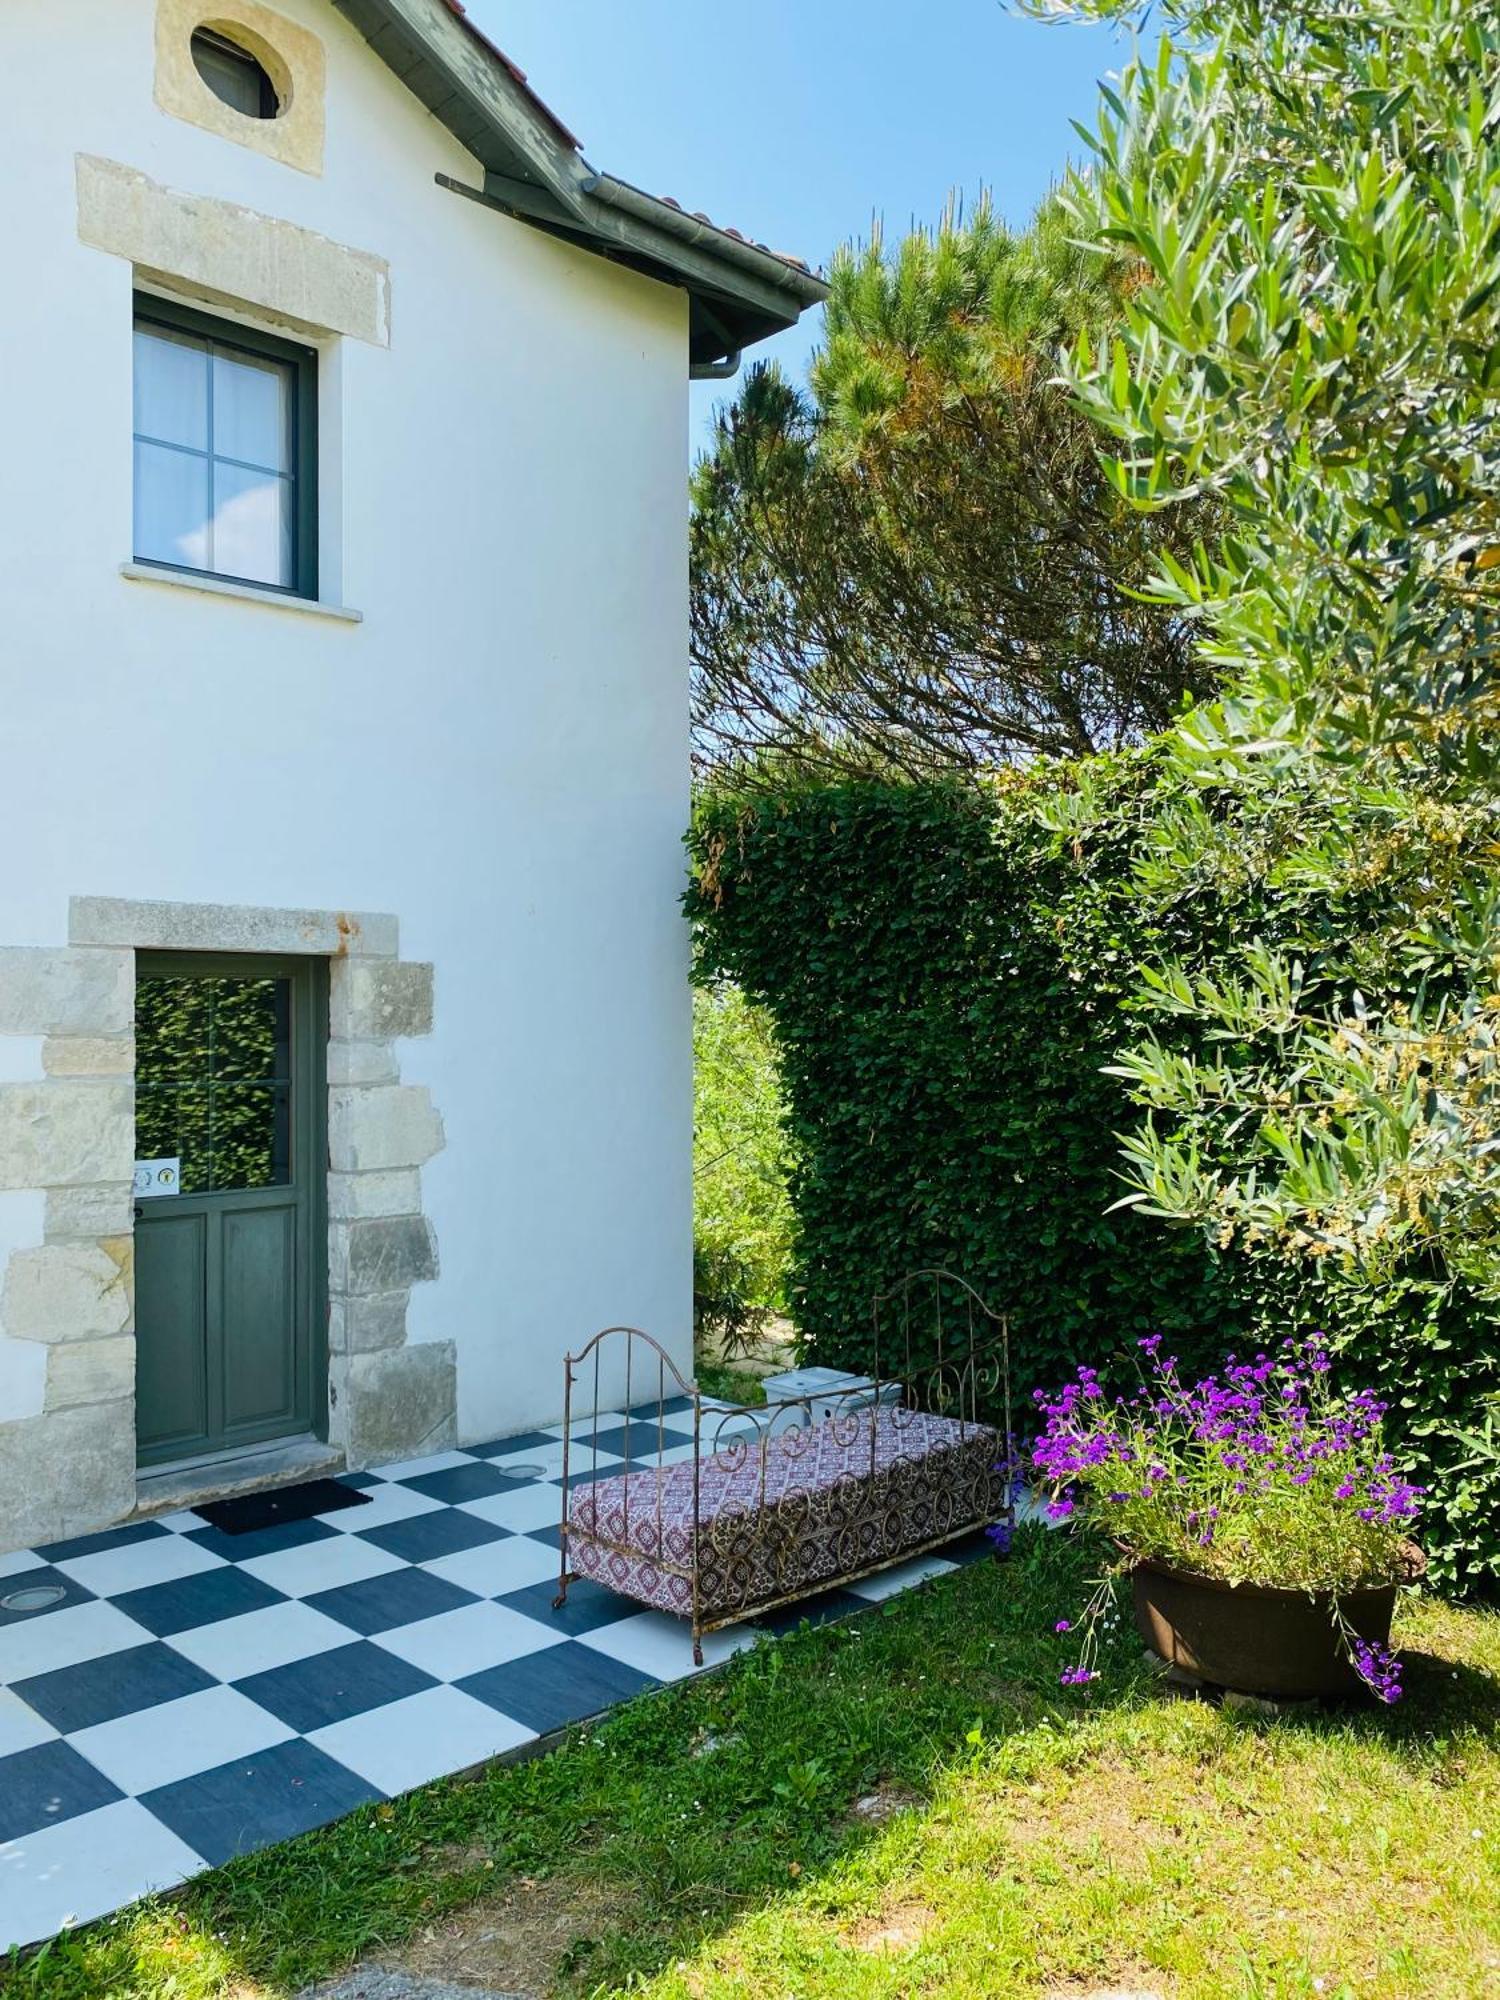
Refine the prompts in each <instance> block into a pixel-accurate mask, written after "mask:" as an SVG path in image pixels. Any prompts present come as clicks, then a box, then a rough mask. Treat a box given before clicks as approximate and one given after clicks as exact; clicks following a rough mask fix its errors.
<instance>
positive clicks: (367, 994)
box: [328, 959, 432, 1041]
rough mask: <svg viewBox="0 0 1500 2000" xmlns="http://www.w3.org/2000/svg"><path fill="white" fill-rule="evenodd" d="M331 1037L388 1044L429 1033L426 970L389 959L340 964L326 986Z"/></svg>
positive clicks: (429, 999) (429, 986)
mask: <svg viewBox="0 0 1500 2000" xmlns="http://www.w3.org/2000/svg"><path fill="white" fill-rule="evenodd" d="M328 999H329V1020H330V1022H331V1024H332V1031H333V1034H334V1036H335V1037H339V1036H342V1037H346V1038H347V1039H348V1040H350V1041H390V1040H394V1039H396V1038H398V1037H400V1036H403V1035H430V1034H431V1033H432V967H431V966H430V965H402V964H399V963H397V962H395V961H393V960H386V959H382V960H379V961H373V962H372V961H370V960H361V959H344V960H342V961H340V962H339V963H337V964H335V965H334V967H333V969H332V974H331V977H330V983H329V995H328Z"/></svg>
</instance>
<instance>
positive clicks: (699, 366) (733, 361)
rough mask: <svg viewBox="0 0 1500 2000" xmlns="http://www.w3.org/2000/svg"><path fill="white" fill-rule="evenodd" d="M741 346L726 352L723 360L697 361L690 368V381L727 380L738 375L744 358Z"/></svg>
mask: <svg viewBox="0 0 1500 2000" xmlns="http://www.w3.org/2000/svg"><path fill="white" fill-rule="evenodd" d="M743 358H744V357H743V353H742V350H741V349H740V348H738V347H737V348H735V350H734V352H733V353H732V354H726V355H725V356H724V359H723V360H722V361H695V362H693V363H692V365H691V366H690V367H689V369H688V380H689V381H690V382H727V381H728V380H729V378H730V376H731V375H738V374H739V372H740V362H741V360H742V359H743Z"/></svg>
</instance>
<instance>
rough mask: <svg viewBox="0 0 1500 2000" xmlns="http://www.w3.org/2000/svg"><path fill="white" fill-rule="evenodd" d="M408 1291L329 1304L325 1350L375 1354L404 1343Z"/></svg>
mask: <svg viewBox="0 0 1500 2000" xmlns="http://www.w3.org/2000/svg"><path fill="white" fill-rule="evenodd" d="M410 1297H411V1294H410V1293H409V1292H404V1291H403V1292H372V1293H370V1294H369V1295H368V1296H367V1297H364V1298H346V1297H338V1298H332V1299H330V1300H329V1302H328V1348H329V1352H330V1353H332V1354H375V1353H378V1352H379V1351H380V1350H381V1349H383V1348H387V1347H401V1346H402V1345H404V1343H405V1340H406V1308H407V1304H408V1302H409V1300H410Z"/></svg>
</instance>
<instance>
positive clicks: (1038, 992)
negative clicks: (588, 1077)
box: [690, 752, 1500, 1584]
mask: <svg viewBox="0 0 1500 2000" xmlns="http://www.w3.org/2000/svg"><path fill="white" fill-rule="evenodd" d="M1090 774H1091V775H1090V800H1089V812H1088V814H1087V815H1086V817H1085V818H1084V819H1083V820H1082V821H1081V822H1080V824H1079V826H1078V828H1077V829H1076V831H1073V832H1066V833H1062V834H1059V833H1058V832H1057V831H1055V830H1054V828H1055V825H1056V823H1057V821H1058V819H1059V808H1060V807H1062V808H1065V806H1066V802H1067V797H1068V794H1069V790H1070V787H1071V786H1072V785H1073V783H1074V780H1073V778H1072V777H1071V776H1070V775H1069V773H1068V771H1067V770H1066V769H1061V770H1060V769H1058V768H1057V767H1048V768H1047V769H1046V770H1045V771H1043V772H1040V773H1038V774H1035V775H1030V776H1019V775H1016V774H1009V775H1002V776H1000V777H997V778H995V779H993V780H988V781H962V780H953V781H950V782H933V783H917V784H882V783H878V782H869V783H865V782H850V783H846V784H838V785H823V786H819V785H805V786H795V785H794V786H789V787H784V788H782V789H780V790H777V791H774V792H772V791H768V790H763V789H756V790H753V791H749V792H746V793H737V792H735V791H733V790H718V791H715V792H711V793H709V794H708V795H707V796H705V797H704V798H703V799H702V800H701V801H700V805H699V810H698V814H697V817H696V820H695V825H694V830H693V834H692V847H693V854H694V862H695V869H696V879H695V884H694V888H693V890H692V892H691V899H690V900H691V908H692V911H693V913H694V916H695V920H696V926H697V933H698V943H699V964H700V977H704V978H710V979H712V978H732V979H735V980H737V981H738V982H739V983H740V985H741V986H742V987H743V989H744V992H745V993H746V995H747V996H748V997H749V998H750V999H751V1000H752V1001H754V1002H756V1003H758V1004H760V1005H761V1006H763V1007H764V1009H765V1010H766V1013H767V1014H768V1015H769V1017H770V1020H771V1023H772V1025H773V1027H774V1030H775V1037H776V1045H777V1047H778V1049H779V1051H780V1056H781V1064H782V1087H783V1090H784V1093H785V1098H786V1120H787V1128H788V1132H789V1136H790V1140H791V1147H792V1155H793V1165H792V1170H791V1198H792V1207H793V1211H794V1215H795V1230H794V1239H793V1253H792V1256H793V1261H792V1271H793V1294H792V1301H791V1303H792V1310H793V1315H794V1317H795V1318H796V1320H797V1322H798V1326H799V1329H800V1330H801V1332H802V1334H803V1336H804V1339H805V1340H806V1342H807V1343H808V1345H809V1346H810V1347H811V1348H812V1349H813V1350H814V1351H815V1354H816V1358H817V1359H819V1360H826V1361H830V1362H837V1363H841V1364H844V1365H848V1366H851V1367H858V1368H867V1367H868V1366H869V1365H870V1364H871V1362H872V1360H873V1358H874V1357H873V1354H872V1352H871V1342H870V1303H871V1298H872V1295H873V1294H874V1293H875V1292H876V1291H877V1290H880V1289H885V1288H887V1287H889V1286H891V1285H892V1284H894V1283H895V1282H896V1281H898V1280H899V1279H900V1277H901V1276H902V1275H903V1274H904V1273H905V1272H906V1271H908V1270H910V1269H913V1268H916V1267H919V1266H923V1265H927V1264H944V1265H949V1266H951V1267H953V1268H955V1269H957V1270H959V1271H962V1272H963V1273H964V1274H965V1275H966V1276H967V1277H969V1278H970V1279H971V1280H972V1281H973V1282H974V1283H975V1284H976V1285H977V1286H978V1287H979V1289H980V1290H981V1291H982V1292H984V1293H985V1294H986V1295H987V1296H988V1297H989V1298H990V1299H991V1300H992V1301H993V1302H994V1303H995V1304H997V1305H1002V1306H1005V1307H1008V1308H1009V1310H1010V1311H1011V1313H1012V1315H1013V1320H1014V1349H1015V1356H1016V1363H1017V1375H1018V1378H1019V1382H1020V1385H1021V1386H1022V1387H1029V1386H1036V1385H1040V1384H1042V1383H1046V1382H1049V1381H1055V1380H1057V1379H1059V1377H1060V1376H1062V1375H1064V1374H1066V1373H1068V1372H1070V1371H1071V1370H1072V1369H1073V1368H1074V1367H1075V1366H1076V1365H1077V1364H1078V1363H1079V1362H1085V1363H1088V1364H1090V1365H1093V1366H1096V1367H1098V1368H1099V1369H1100V1370H1101V1373H1102V1375H1103V1376H1104V1378H1105V1379H1106V1380H1110V1379H1111V1378H1112V1377H1120V1376H1121V1375H1122V1371H1125V1372H1128V1368H1129V1362H1130V1357H1131V1355H1132V1354H1133V1351H1134V1345H1135V1343H1136V1342H1137V1341H1138V1340H1140V1339H1143V1338H1145V1337H1147V1336H1149V1335H1151V1334H1154V1333H1157V1332H1161V1333H1164V1334H1165V1335H1166V1336H1167V1338H1168V1339H1169V1341H1170V1343H1171V1345H1172V1346H1173V1348H1174V1349H1175V1351H1176V1352H1177V1353H1178V1354H1179V1355H1180V1356H1181V1358H1182V1360H1183V1364H1184V1366H1185V1367H1189V1368H1196V1367H1208V1366H1211V1365H1212V1364H1213V1363H1214V1362H1215V1361H1216V1360H1217V1358H1218V1357H1219V1356H1220V1355H1221V1354H1222V1353H1223V1352H1224V1351H1225V1350H1226V1349H1239V1350H1240V1351H1244V1350H1245V1349H1247V1348H1249V1349H1254V1348H1259V1347H1271V1346H1273V1345H1274V1344H1275V1343H1276V1342H1279V1340H1280V1339H1281V1338H1282V1337H1283V1336H1284V1335H1285V1334H1287V1333H1298V1334H1305V1333H1310V1332H1313V1331H1317V1330H1323V1331H1325V1332H1326V1334H1327V1336H1328V1340H1329V1343H1330V1347H1331V1350H1332V1352H1333V1354H1334V1357H1335V1363H1336V1366H1338V1367H1339V1368H1340V1369H1342V1368H1344V1367H1345V1366H1348V1367H1350V1368H1354V1369H1357V1372H1358V1374H1359V1375H1360V1377H1361V1378H1362V1379H1368V1380H1370V1381H1371V1382H1372V1383H1373V1386H1374V1387H1375V1389H1376V1390H1377V1392H1378V1393H1379V1394H1380V1396H1381V1398H1382V1400H1384V1401H1386V1402H1388V1403H1389V1404H1390V1405H1391V1419H1390V1422H1391V1426H1392V1435H1393V1437H1394V1439H1395V1441H1396V1445H1397V1448H1398V1450H1399V1451H1400V1453H1401V1456H1402V1461H1403V1464H1404V1465H1406V1466H1407V1467H1409V1468H1410V1470H1411V1472H1412V1475H1413V1477H1415V1478H1416V1480H1417V1482H1418V1483H1419V1484H1421V1485H1423V1486H1427V1487H1430V1488H1431V1489H1432V1493H1433V1497H1432V1501H1431V1503H1430V1505H1429V1509H1428V1514H1427V1518H1426V1521H1425V1523H1424V1542H1425V1545H1426V1546H1427V1548H1428V1550H1429V1553H1430V1555H1431V1557H1432V1562H1433V1573H1434V1575H1435V1576H1437V1577H1440V1578H1442V1579H1443V1580H1445V1581H1447V1582H1448V1583H1450V1584H1453V1583H1458V1582H1464V1583H1472V1582H1476V1581H1478V1580H1480V1579H1482V1578H1484V1577H1489V1578H1491V1579H1495V1578H1500V1463H1497V1462H1496V1461H1495V1459H1494V1458H1493V1457H1489V1458H1486V1456H1485V1454H1484V1451H1483V1449H1482V1447H1481V1446H1480V1445H1479V1443H1478V1441H1479V1440H1482V1438H1483V1435H1484V1425H1485V1422H1486V1418H1487V1411H1488V1408H1489V1406H1490V1404H1491V1402H1492V1401H1493V1399H1494V1398H1495V1397H1496V1395H1497V1393H1500V1333H1497V1326H1496V1318H1495V1310H1494V1307H1493V1306H1492V1305H1490V1304H1488V1303H1486V1302H1483V1301H1481V1300H1479V1299H1478V1298H1476V1297H1475V1296H1474V1295H1473V1294H1472V1293H1470V1292H1469V1291H1467V1290H1466V1289H1465V1287H1464V1286H1463V1285H1462V1284H1461V1283H1460V1282H1458V1281H1457V1280H1455V1279H1454V1278H1453V1277H1452V1275H1451V1274H1450V1273H1448V1272H1447V1271H1445V1270H1444V1269H1443V1268H1442V1267H1441V1266H1440V1265H1439V1264H1438V1263H1436V1261H1434V1260H1431V1259H1428V1260H1425V1261H1421V1262H1412V1263H1411V1264H1409V1265H1407V1266H1405V1267H1403V1268H1402V1269H1401V1270H1400V1271H1399V1272H1398V1273H1397V1274H1396V1275H1395V1276H1394V1277H1393V1278H1390V1279H1388V1280H1387V1281H1385V1282H1383V1283H1382V1285H1381V1286H1380V1287H1379V1288H1376V1287H1374V1286H1371V1285H1368V1284H1366V1283H1363V1282H1362V1281H1361V1278H1360V1274H1359V1273H1358V1271H1357V1270H1353V1269H1350V1268H1346V1267H1345V1266H1343V1265H1341V1264H1338V1263H1336V1262H1335V1261H1334V1260H1331V1259H1328V1260H1324V1262H1323V1263H1322V1264H1321V1265H1315V1266H1308V1265H1306V1264H1297V1263H1289V1262H1286V1261H1284V1260H1282V1259H1280V1258H1274V1257H1271V1256H1269V1255H1266V1254H1263V1253H1260V1252H1258V1251H1257V1250H1256V1249H1255V1248H1254V1246H1251V1247H1250V1248H1248V1249H1247V1248H1246V1247H1245V1246H1244V1244H1243V1243H1242V1242H1237V1243H1236V1244H1235V1245H1234V1247H1233V1248H1232V1249H1231V1250H1229V1251H1226V1252H1224V1253H1216V1252H1215V1251H1214V1249H1213V1248H1212V1247H1211V1246H1208V1245H1206V1244H1205V1242H1204V1241H1203V1239H1202V1237H1201V1236H1200V1235H1199V1233H1198V1232H1197V1231H1196V1230H1194V1229H1189V1228H1181V1229H1174V1228H1171V1227H1169V1226H1164V1225H1163V1224H1162V1223H1160V1222H1158V1221H1154V1220H1150V1219H1147V1218H1144V1217H1141V1216H1139V1215H1137V1214H1136V1213H1134V1212H1133V1211H1132V1210H1130V1209H1114V1208H1112V1204H1113V1203H1115V1202H1116V1201H1117V1200H1118V1199H1119V1196H1120V1194H1121V1192H1122V1183H1121V1177H1120V1176H1121V1164H1120V1154H1119V1141H1118V1137H1117V1135H1118V1133H1119V1131H1120V1129H1121V1128H1122V1126H1124V1125H1126V1124H1127V1123H1128V1122H1129V1119H1130V1117H1131V1111H1130V1106H1129V1104H1128V1103H1127V1101H1126V1099H1125V1097H1124V1094H1123V1091H1122V1088H1121V1085H1120V1083H1119V1082H1118V1081H1117V1080H1116V1079H1115V1078H1113V1077H1111V1076H1109V1075H1107V1074H1106V1073H1105V1070H1106V1066H1107V1065H1108V1064H1109V1063H1110V1062H1111V1061H1112V1059H1113V1058H1114V1056H1115V1055H1116V1053H1117V1051H1118V1050H1119V1048H1120V1047H1121V1045H1122V1043H1124V1042H1126V1041H1128V1040H1129V1039H1131V1038H1132V1036H1133V1035H1134V1033H1135V1032H1136V1023H1135V1018H1134V1014H1135V1010H1136V1009H1137V1008H1138V1006H1139V1005H1140V1002H1139V1001H1138V1000H1137V999H1136V997H1135V995H1136V992H1137V989H1138V986H1139V976H1140V973H1141V970H1142V968H1144V967H1148V966H1152V965H1154V964H1156V963H1158V962H1159V961H1160V960H1162V959H1163V958H1165V957H1166V956H1167V955H1169V954H1171V955H1173V956H1176V957H1178V958H1180V959H1185V960H1187V961H1189V962H1192V963H1195V964H1196V965H1198V966H1200V967H1202V968H1203V969H1205V970H1210V969H1211V968H1212V967H1213V966H1214V965H1215V964H1216V963H1217V962H1219V961H1220V960H1221V959H1222V957H1223V956H1224V954H1225V952H1226V950H1227V948H1228V946H1229V944H1230V943H1231V942H1232V941H1234V940H1238V939H1242V938H1244V937H1247V936H1261V937H1264V938H1265V939H1266V940H1267V941H1268V943H1270V944H1271V945H1273V946H1276V947H1278V948H1281V947H1287V948H1289V949H1294V950H1295V951H1296V953H1297V954H1298V955H1299V957H1300V959H1301V961H1302V962H1303V964H1304V965H1305V967H1306V969H1307V976H1308V977H1309V978H1310V979H1315V978H1316V976H1317V969H1318V966H1319V964H1320V962H1321V959H1320V955H1321V953H1322V952H1323V950H1324V949H1325V945H1326V941H1327V940H1329V939H1334V940H1337V941H1339V942H1340V944H1341V945H1342V941H1344V940H1347V939H1348V938H1349V937H1351V936H1354V937H1357V936H1358V935H1359V934H1360V933H1361V931H1362V930H1363V929H1367V928H1370V927H1372V925H1373V922H1374V917H1375V914H1376V912H1375V911H1374V909H1373V908H1372V902H1371V899H1372V898H1374V897H1376V896H1377V895H1378V893H1379V884H1378V881H1377V882H1376V883H1374V884H1373V885H1369V884H1355V885H1353V886H1350V887H1348V888H1347V889H1346V890H1345V891H1344V893H1343V894H1342V895H1340V896H1339V897H1337V898H1330V897H1329V895H1328V893H1327V892H1326V890H1324V889H1321V888H1320V889H1317V890H1314V889H1308V890H1306V891H1302V890H1299V889H1298V888H1297V887H1296V885H1295V884H1293V885H1291V886H1284V887H1281V888H1279V889H1277V890H1276V891H1275V893H1274V894H1273V893H1272V892H1270V891H1269V890H1267V889H1266V888H1265V886H1264V884H1263V882H1262V879H1261V875H1260V872H1259V870H1258V866H1257V856H1256V852H1255V848H1254V842H1253V831H1254V829H1253V823H1252V824H1251V825H1250V826H1249V827H1241V826H1239V825H1237V822H1236V818H1235V804H1234V801H1233V799H1232V798H1230V797H1215V796H1214V795H1212V794H1205V797H1204V804H1205V809H1206V810H1208V811H1209V812H1210V813H1211V814H1212V815H1213V816H1214V818H1215V823H1216V824H1217V826H1218V828H1219V835H1220V849H1221V855H1220V865H1219V866H1217V867H1216V868H1215V870H1214V872H1213V875H1212V878H1211V880H1209V881H1208V882H1207V883H1206V884H1205V885H1204V886H1201V887H1199V886H1196V885H1191V884H1190V885H1186V886H1179V888H1178V889H1177V891H1176V893H1175V894H1174V895H1173V896H1171V897H1170V898H1167V899H1164V900H1160V901H1158V900H1155V899H1147V898H1144V897H1143V896H1142V894H1141V892H1140V889H1139V886H1138V883H1137V880H1136V877H1135V874H1134V858H1135V855H1136V853H1137V851H1138V847H1139V842H1140V839H1141V835H1142V831H1143V829H1144V828H1145V827H1146V826H1147V825H1148V824H1150V823H1151V821H1152V818H1153V816H1154V814H1155V813H1156V811H1157V810H1158V807H1159V803H1160V801H1159V798H1158V792H1159V788H1160V787H1161V786H1162V784H1163V783H1164V782H1165V780H1164V778H1163V777H1162V775H1161V766H1160V764H1159V761H1158V757H1157V755H1156V754H1155V753H1149V752H1137V753H1131V754H1128V755H1125V756H1122V757H1119V758H1112V759H1107V760H1102V761H1100V760H1095V761H1094V762H1093V763H1091V765H1090ZM1062 817H1063V818H1064V819H1065V818H1066V813H1065V811H1064V812H1063V813H1062ZM1236 850H1237V851H1238V854H1239V866H1238V868H1237V869H1230V868H1228V867H1227V866H1225V865H1223V862H1224V857H1226V856H1228V855H1230V854H1232V853H1233V852H1235V851H1236ZM1169 1026H1170V1029H1171V1032H1172V1034H1173V1035H1174V1036H1176V1037H1177V1038H1178V1039H1179V1043H1180V1045H1181V1046H1182V1047H1183V1048H1184V1049H1187V1050H1191V1051H1192V1052H1193V1053H1194V1054H1200V1053H1203V1052H1205V1051H1208V1050H1211V1048H1212V1046H1213V1044H1212V1040H1211V1037H1210V1036H1209V1035H1208V1034H1207V1033H1206V1032H1204V1033H1203V1034H1202V1036H1201V1038H1200V1039H1198V1040H1197V1041H1195V1040H1194V1037H1195V1035H1197V1034H1198V1031H1197V1030H1196V1029H1195V1025H1194V1022H1193V1021H1192V1019H1191V1018H1190V1017H1183V1018H1180V1019H1175V1020H1174V1021H1172V1022H1171V1023H1170V1024H1169ZM1346 1357H1349V1358H1348V1359H1347V1360H1346Z"/></svg>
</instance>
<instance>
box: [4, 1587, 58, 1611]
mask: <svg viewBox="0 0 1500 2000" xmlns="http://www.w3.org/2000/svg"><path fill="white" fill-rule="evenodd" d="M67 1594H68V1592H67V1588H66V1586H65V1585H63V1584H61V1583H32V1584H24V1585H23V1586H22V1587H21V1589H20V1590H10V1591H7V1592H6V1594H5V1596H4V1597H0V1611H50V1610H51V1609H52V1607H53V1605H54V1604H61V1603H62V1601H63V1599H64V1598H65V1597H66V1596H67Z"/></svg>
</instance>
